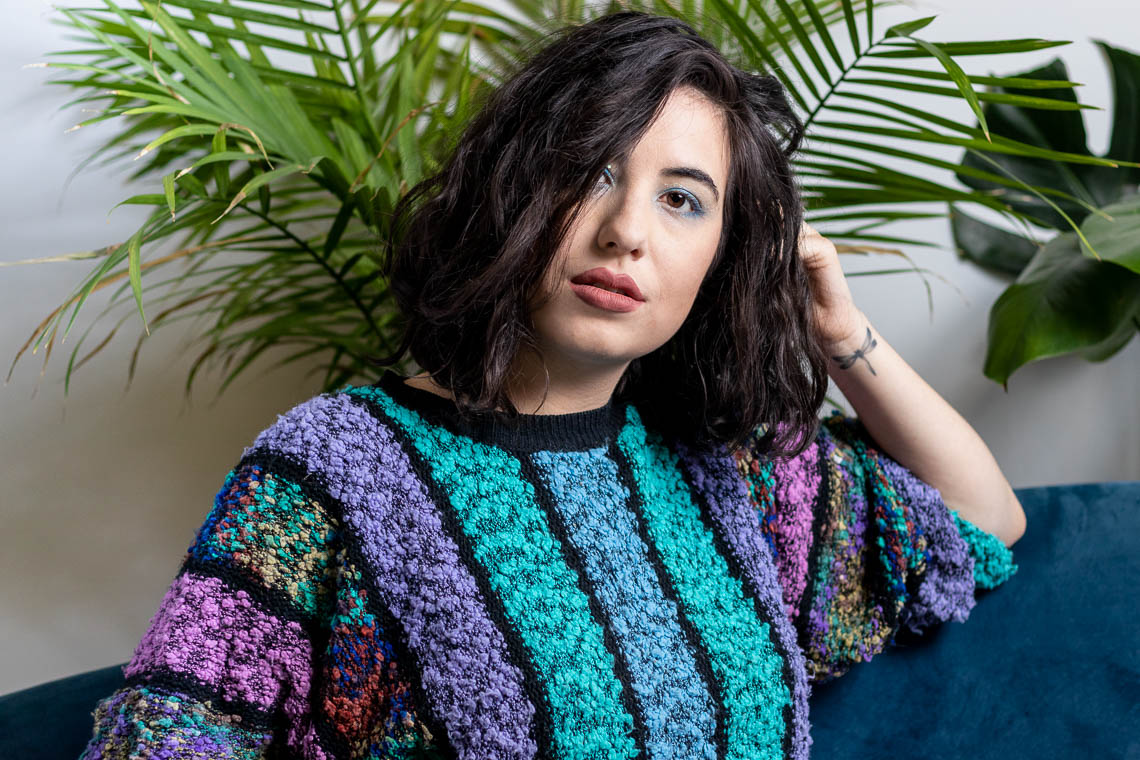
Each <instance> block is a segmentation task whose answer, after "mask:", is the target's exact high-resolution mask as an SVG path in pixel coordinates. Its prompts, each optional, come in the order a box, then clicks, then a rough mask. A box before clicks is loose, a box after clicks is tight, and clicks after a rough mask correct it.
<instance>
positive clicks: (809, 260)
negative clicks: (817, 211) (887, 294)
mask: <svg viewBox="0 0 1140 760" xmlns="http://www.w3.org/2000/svg"><path fill="white" fill-rule="evenodd" d="M800 256H801V257H802V259H803V264H804V267H805V268H806V269H807V272H808V275H809V277H810V278H811V279H810V284H811V293H812V309H813V311H814V312H815V325H816V339H817V340H818V341H819V343H820V345H821V346H823V347H824V348H828V347H830V346H832V345H835V344H838V343H841V342H842V341H844V340H847V339H850V338H856V337H862V336H861V335H858V336H857V335H856V334H855V333H856V332H857V331H861V330H862V329H863V322H864V319H863V314H862V312H860V311H859V308H858V307H857V306H855V299H854V298H853V297H852V296H851V288H849V287H848V286H847V277H846V276H845V275H844V274H843V269H842V268H841V267H840V266H839V253H838V252H837V251H836V250H835V244H834V243H832V242H831V241H830V240H828V239H827V238H825V237H824V236H823V235H820V234H819V233H818V232H817V231H816V230H815V229H814V228H813V227H812V226H811V225H809V224H808V223H807V222H804V223H803V228H802V229H801V230H800Z"/></svg>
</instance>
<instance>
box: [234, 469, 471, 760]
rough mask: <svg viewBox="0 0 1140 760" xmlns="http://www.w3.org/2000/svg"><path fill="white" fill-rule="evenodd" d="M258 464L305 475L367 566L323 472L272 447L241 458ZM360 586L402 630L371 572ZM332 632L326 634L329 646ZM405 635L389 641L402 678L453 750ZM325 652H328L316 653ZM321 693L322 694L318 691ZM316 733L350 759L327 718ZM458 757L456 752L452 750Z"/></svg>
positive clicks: (350, 551)
mask: <svg viewBox="0 0 1140 760" xmlns="http://www.w3.org/2000/svg"><path fill="white" fill-rule="evenodd" d="M247 463H248V464H255V465H258V466H264V467H265V468H267V469H268V471H270V472H276V471H278V470H280V471H283V472H295V473H303V474H302V475H301V477H299V478H297V479H296V480H292V479H291V480H292V482H294V483H295V484H296V485H297V486H298V487H300V489H301V491H302V493H303V494H305V495H306V496H307V497H308V498H309V499H311V500H312V501H315V502H316V503H317V504H320V505H321V506H322V507H323V508H324V509H325V511H326V512H328V514H329V515H330V516H331V517H332V518H333V519H334V520H335V521H336V524H337V525H338V526H340V535H341V548H342V550H343V551H344V552H345V554H346V556H347V557H348V559H349V561H350V562H351V563H352V564H353V565H354V566H355V567H357V568H363V567H367V565H366V564H365V563H364V562H363V561H362V560H363V557H362V556H361V554H360V550H359V547H358V546H357V545H356V544H355V543H353V542H352V541H348V540H346V538H347V536H346V535H345V533H344V525H345V521H344V505H343V504H341V502H340V500H339V499H336V498H334V497H332V496H331V495H330V493H329V484H328V483H327V481H326V479H325V477H324V475H323V474H322V473H320V472H313V471H310V470H309V468H308V465H307V464H305V463H304V462H301V461H300V460H298V459H297V458H295V457H293V456H291V455H288V454H284V453H281V452H278V451H275V450H273V449H271V448H268V447H258V448H256V449H251V450H249V451H247V453H246V454H245V456H243V457H242V458H241V465H244V464H247ZM360 575H361V577H360V579H359V583H360V585H361V587H362V588H363V590H364V591H365V594H366V596H367V598H366V599H365V610H366V611H367V612H368V613H369V614H371V615H372V616H373V617H374V618H376V619H377V620H378V621H380V626H381V628H383V630H385V631H399V630H400V624H399V621H397V620H396V619H395V618H394V617H393V616H392V614H391V612H390V611H389V610H388V609H387V607H385V606H384V605H383V604H381V599H383V598H384V597H383V596H382V595H381V590H380V589H379V588H378V587H377V585H376V582H375V580H374V579H373V578H372V577H371V576H370V575H369V574H368V573H361V574H360ZM328 633H329V632H325V637H326V644H327V636H328ZM403 638H404V637H402V636H390V637H388V639H386V640H387V641H388V643H389V644H391V646H392V649H393V651H394V652H395V653H396V659H397V662H398V663H400V665H398V666H397V667H398V669H399V673H400V678H401V680H404V681H407V682H408V684H409V690H410V691H411V694H412V699H413V700H414V702H415V704H416V706H417V708H419V709H421V710H424V714H422V715H418V716H417V717H419V718H420V720H421V721H423V722H424V723H425V724H427V727H428V730H429V731H431V733H432V735H433V737H435V739H436V740H438V742H439V743H440V745H441V746H442V747H450V742H449V741H448V738H447V728H446V726H445V725H444V723H443V721H442V720H439V719H438V717H437V716H434V715H433V714H432V710H431V702H430V701H429V700H428V699H427V698H426V694H425V692H424V689H423V682H422V678H421V671H420V663H419V660H418V659H417V658H416V656H415V654H414V653H413V652H412V651H411V650H409V649H408V647H407V645H406V643H405V642H404V640H403ZM314 651H321V652H324V649H321V650H314ZM324 677H325V674H324V672H323V669H319V668H318V669H317V673H316V677H315V678H314V682H313V684H312V687H313V689H317V688H323V684H324V680H323V679H324ZM317 693H318V694H319V693H321V692H320V691H317ZM316 731H317V734H318V736H319V737H320V738H321V740H322V743H324V744H326V746H327V747H328V748H330V749H334V750H335V751H334V756H337V757H348V756H349V751H350V750H349V747H348V743H347V741H346V740H345V739H344V738H343V737H342V736H341V735H340V734H339V733H338V732H337V731H336V730H335V729H334V727H333V726H332V725H331V724H330V723H329V721H328V720H327V717H325V716H322V719H321V720H320V721H318V722H317V726H316ZM450 752H451V753H452V754H454V750H450Z"/></svg>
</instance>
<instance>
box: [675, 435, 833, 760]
mask: <svg viewBox="0 0 1140 760" xmlns="http://www.w3.org/2000/svg"><path fill="white" fill-rule="evenodd" d="M677 455H678V457H679V458H680V460H681V462H682V464H683V465H684V467H685V469H686V470H687V472H688V474H689V478H690V480H691V482H692V484H693V488H694V490H696V491H697V492H698V493H700V494H702V495H703V496H704V499H705V502H706V503H707V504H708V505H709V512H710V515H711V517H712V518H713V521H714V522H715V523H716V525H717V531H718V532H719V533H720V535H721V536H723V537H724V539H725V542H726V543H727V544H728V549H729V551H731V552H732V554H733V555H734V556H735V558H736V560H737V562H738V563H739V565H740V567H741V569H742V571H743V572H744V574H745V576H746V578H747V581H748V584H749V586H750V590H751V591H752V593H753V594H754V595H755V596H756V598H757V600H758V601H759V602H760V605H761V608H762V609H763V611H764V616H765V617H766V618H768V620H770V621H771V623H772V625H773V626H774V627H775V636H776V639H777V641H778V642H779V648H780V649H781V650H782V651H783V653H784V654H785V656H786V659H787V665H788V669H789V670H790V671H791V675H792V683H791V688H792V691H793V694H792V704H793V711H792V712H793V719H792V725H791V726H790V727H789V728H790V730H791V731H792V737H791V756H792V758H794V760H807V758H808V757H809V755H810V749H811V733H810V726H809V723H808V687H807V675H806V672H805V669H804V656H803V652H801V651H800V648H799V646H798V645H797V643H796V633H795V629H794V628H793V626H792V623H791V620H789V618H788V617H787V616H786V615H785V614H784V605H783V599H782V598H781V594H780V585H779V584H780V582H779V579H778V577H777V571H776V567H775V565H774V563H773V562H772V555H771V552H770V551H769V549H768V545H767V543H766V542H765V540H764V538H763V536H761V535H760V521H759V520H758V519H757V516H756V512H755V510H754V508H753V506H752V502H751V500H750V499H749V496H748V486H747V484H746V483H745V482H744V480H743V479H742V477H741V475H740V471H739V470H738V469H737V467H736V463H735V461H734V460H733V458H732V456H731V455H730V454H729V453H728V452H723V453H721V454H720V455H708V454H699V453H697V452H695V451H693V450H691V449H689V448H688V447H686V446H685V445H684V444H683V443H678V444H677Z"/></svg>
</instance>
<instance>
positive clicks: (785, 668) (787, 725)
mask: <svg viewBox="0 0 1140 760" xmlns="http://www.w3.org/2000/svg"><path fill="white" fill-rule="evenodd" d="M678 460H679V461H680V464H681V466H680V467H679V468H678V470H680V473H681V478H682V480H683V481H684V483H685V487H686V488H688V489H689V493H690V494H692V496H693V500H694V502H695V503H696V506H697V512H698V514H699V515H700V520H701V524H702V525H704V527H705V530H707V531H708V532H709V534H710V535H711V536H712V539H713V546H714V548H715V549H716V552H717V554H719V555H720V556H721V557H723V558H724V560H725V562H726V563H727V564H728V572H729V575H731V576H732V578H733V579H734V580H735V581H737V582H738V583H739V584H740V586H741V588H742V589H743V590H744V595H745V596H746V597H748V598H750V599H751V601H752V609H753V611H754V612H755V614H756V619H757V620H760V621H762V622H764V623H766V624H767V625H768V641H770V642H771V644H772V647H773V648H774V649H775V650H776V653H777V654H778V655H779V656H780V677H781V679H782V680H783V682H784V688H785V689H787V692H788V697H789V700H788V702H787V704H785V705H784V709H783V716H782V717H783V721H784V730H783V732H782V733H783V753H784V757H786V758H790V757H791V756H792V749H793V744H792V739H793V736H792V728H793V726H794V725H795V723H794V718H795V709H794V705H795V699H796V688H795V677H794V676H793V675H792V665H791V655H790V653H789V652H788V648H787V647H786V646H785V645H784V641H783V640H782V639H781V638H780V636H779V634H778V632H777V630H776V621H774V620H773V619H772V618H771V616H770V615H768V614H767V612H766V611H765V609H764V604H763V602H761V601H760V597H761V596H762V595H763V589H760V588H758V587H757V586H756V584H755V583H753V582H752V580H751V579H750V577H749V575H748V574H747V573H745V572H744V568H743V566H742V565H741V563H740V558H739V557H738V556H737V554H736V552H735V551H733V550H732V548H731V547H730V546H729V542H728V540H727V537H726V536H725V535H724V532H723V531H722V530H721V528H720V526H719V524H718V523H717V521H716V520H714V519H713V517H712V511H711V508H710V507H709V504H708V497H707V495H706V494H705V492H704V491H703V490H702V489H699V488H697V487H696V486H695V485H694V484H693V477H692V473H691V472H690V471H689V468H688V466H687V465H686V464H685V461H684V460H683V459H680V458H678ZM777 606H778V608H782V607H783V599H782V597H778V598H777Z"/></svg>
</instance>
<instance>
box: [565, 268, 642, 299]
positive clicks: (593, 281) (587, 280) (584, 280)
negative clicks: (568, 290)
mask: <svg viewBox="0 0 1140 760" xmlns="http://www.w3.org/2000/svg"><path fill="white" fill-rule="evenodd" d="M570 282H572V283H574V284H575V285H593V286H594V287H598V288H604V289H606V290H616V291H617V292H619V293H621V294H622V295H624V296H628V297H629V298H632V299H634V300H635V301H644V300H645V297H644V296H642V295H641V291H640V290H639V289H638V287H637V283H636V282H634V280H633V278H632V277H630V276H629V275H628V274H616V273H614V272H611V271H610V270H608V269H606V268H605V267H594V268H593V269H589V270H587V271H585V272H582V273H581V274H579V275H575V276H574V277H573V278H571V280H570Z"/></svg>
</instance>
